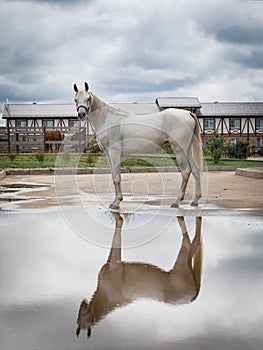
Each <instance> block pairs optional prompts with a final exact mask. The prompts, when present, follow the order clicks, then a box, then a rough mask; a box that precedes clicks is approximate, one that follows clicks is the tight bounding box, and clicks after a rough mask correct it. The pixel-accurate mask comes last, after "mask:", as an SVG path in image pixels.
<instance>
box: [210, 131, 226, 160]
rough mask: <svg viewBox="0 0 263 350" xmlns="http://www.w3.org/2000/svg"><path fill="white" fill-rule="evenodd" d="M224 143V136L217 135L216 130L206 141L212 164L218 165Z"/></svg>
mask: <svg viewBox="0 0 263 350" xmlns="http://www.w3.org/2000/svg"><path fill="white" fill-rule="evenodd" d="M224 142H225V138H224V136H222V135H219V134H218V131H216V130H215V131H214V136H213V137H211V138H210V139H208V140H207V144H208V149H209V150H210V152H211V156H212V159H213V162H214V164H218V163H219V160H220V158H221V157H222V155H223V146H224Z"/></svg>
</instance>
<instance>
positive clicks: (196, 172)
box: [188, 151, 202, 206]
mask: <svg viewBox="0 0 263 350" xmlns="http://www.w3.org/2000/svg"><path fill="white" fill-rule="evenodd" d="M188 160H189V163H190V167H191V170H192V174H193V176H194V179H195V196H194V199H193V201H192V203H191V205H193V206H197V205H198V201H199V199H200V198H201V196H202V193H201V180H200V170H199V168H198V166H197V165H196V163H195V161H194V159H193V157H192V152H191V151H190V152H189V154H188Z"/></svg>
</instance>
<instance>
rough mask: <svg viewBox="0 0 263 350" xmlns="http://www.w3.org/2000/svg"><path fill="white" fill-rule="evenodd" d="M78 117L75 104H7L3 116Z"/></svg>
mask: <svg viewBox="0 0 263 350" xmlns="http://www.w3.org/2000/svg"><path fill="white" fill-rule="evenodd" d="M9 117H12V118H29V117H30V118H41V117H52V118H56V117H60V118H63V117H71V118H72V117H77V112H76V107H75V105H74V104H44V103H43V104H42V103H40V104H38V103H32V104H7V105H6V104H5V105H4V111H3V118H4V119H6V118H9Z"/></svg>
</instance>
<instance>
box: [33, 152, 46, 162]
mask: <svg viewBox="0 0 263 350" xmlns="http://www.w3.org/2000/svg"><path fill="white" fill-rule="evenodd" d="M35 157H36V159H37V160H38V161H39V163H43V162H44V160H45V153H44V152H37V153H36V154H35Z"/></svg>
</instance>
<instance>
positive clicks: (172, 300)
mask: <svg viewBox="0 0 263 350" xmlns="http://www.w3.org/2000/svg"><path fill="white" fill-rule="evenodd" d="M63 211H64V212H63V213H62V212H61V211H56V210H52V211H49V210H47V211H42V212H39V213H37V212H35V213H34V212H31V213H28V212H26V211H21V212H9V211H0V225H1V231H0V262H1V263H0V348H1V349H3V350H16V349H19V350H31V349H32V350H33V349H37V350H51V349H52V350H53V349H54V350H55V349H57V350H58V349H63V350H66V349H110V350H111V349H183V350H184V349H202V350H204V349H211V348H213V349H231V350H232V349H246V350H247V349H262V345H263V333H262V329H263V303H262V291H263V273H262V267H263V254H262V248H263V233H262V217H252V216H241V217H240V216H220V217H217V216H210V217H209V216H208V217H203V218H202V219H201V218H200V219H196V218H195V217H185V218H184V219H183V218H179V221H178V218H177V217H172V216H169V215H161V214H158V215H154V214H147V213H142V214H139V213H136V214H134V215H132V214H129V215H128V214H125V215H122V217H120V216H119V215H118V214H112V213H110V212H105V211H103V210H94V211H90V212H89V214H88V215H87V216H86V217H85V220H81V217H78V213H77V212H74V208H66V209H64V210H63ZM65 214H66V215H65ZM69 217H70V218H71V219H72V220H73V221H74V222H75V223H76V222H78V221H79V222H82V224H80V226H79V227H78V228H77V229H76V224H74V227H73V226H72V225H70V222H69V220H68V218H69ZM198 220H199V221H198ZM184 222H185V225H186V228H187V232H186V230H185V228H184ZM180 224H181V226H180ZM196 224H197V231H196ZM198 225H201V232H200V233H201V236H202V250H201V248H200V247H201V245H200V236H199V232H198V227H199V226H198ZM182 232H183V233H182ZM194 238H195V240H194ZM193 242H194V243H193ZM191 243H192V244H191ZM112 248H113V249H112ZM201 253H202V254H201ZM192 258H193V259H192ZM194 259H195V260H194ZM107 261H108V262H107ZM175 263H176V264H175ZM201 266H202V272H200V271H201ZM77 320H78V323H77ZM78 326H79V329H78ZM76 330H77V333H79V336H78V337H77V336H76ZM87 335H89V337H88V336H87Z"/></svg>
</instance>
